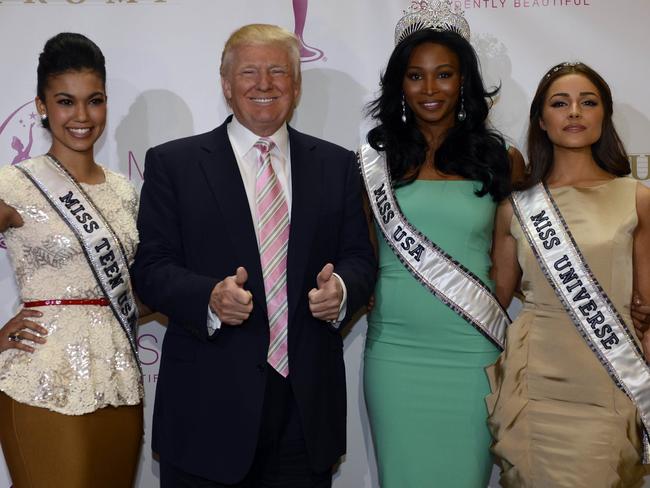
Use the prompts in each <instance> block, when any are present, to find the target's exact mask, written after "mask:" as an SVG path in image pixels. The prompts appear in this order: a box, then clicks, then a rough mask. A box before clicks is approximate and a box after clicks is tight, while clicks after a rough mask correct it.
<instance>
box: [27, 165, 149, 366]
mask: <svg viewBox="0 0 650 488" xmlns="http://www.w3.org/2000/svg"><path fill="white" fill-rule="evenodd" d="M16 168H18V169H19V170H20V171H22V173H23V174H24V175H25V176H26V177H27V178H28V179H29V180H30V181H31V182H32V183H33V184H34V186H35V187H36V188H37V189H38V190H39V191H40V192H41V193H42V194H43V196H44V197H45V199H46V200H47V201H48V202H49V204H50V205H51V206H52V208H54V210H56V212H57V213H58V214H59V216H60V217H61V219H62V220H63V221H64V222H65V223H66V225H67V226H68V227H69V228H70V230H71V231H72V232H73V233H74V235H75V237H76V238H77V240H78V241H79V244H81V248H82V249H83V251H84V255H85V256H86V259H87V260H88V265H89V266H90V269H91V270H92V271H93V274H94V275H95V279H96V280H97V283H98V284H99V286H100V287H101V289H102V291H103V292H104V295H105V296H106V298H107V299H108V301H109V303H110V307H111V310H112V312H113V314H114V315H115V318H116V319H117V320H118V322H119V323H120V326H121V327H122V330H123V331H124V333H125V334H126V336H127V338H128V340H129V343H130V345H131V349H132V350H133V354H134V356H135V357H136V360H137V359H138V353H137V346H136V340H135V337H136V327H137V320H138V314H137V307H136V304H135V299H134V296H133V291H132V289H131V280H130V276H129V267H128V261H127V259H126V253H125V252H124V247H123V246H122V243H121V242H120V241H119V239H118V238H117V236H116V235H115V232H113V229H112V228H111V226H110V225H109V223H108V222H107V221H106V219H105V218H104V216H103V215H102V214H101V212H100V211H99V210H98V209H97V207H95V205H94V203H93V202H92V200H91V199H90V198H89V197H88V195H86V193H85V192H84V191H83V189H82V188H81V187H80V186H79V185H78V184H77V182H76V181H75V180H74V178H73V177H72V175H70V174H69V173H68V172H67V171H66V170H65V168H64V167H63V166H62V165H61V163H60V162H59V161H57V160H56V159H55V158H54V157H52V156H50V155H49V154H48V155H46V156H39V157H37V158H34V159H30V160H27V161H24V162H22V163H20V164H17V165H16ZM46 298H47V297H46ZM137 362H138V366H139V364H140V363H139V360H138V361H137Z"/></svg>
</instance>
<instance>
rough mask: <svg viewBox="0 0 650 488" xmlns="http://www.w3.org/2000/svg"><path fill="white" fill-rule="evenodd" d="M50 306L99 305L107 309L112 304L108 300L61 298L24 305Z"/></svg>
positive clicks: (24, 304) (26, 306)
mask: <svg viewBox="0 0 650 488" xmlns="http://www.w3.org/2000/svg"><path fill="white" fill-rule="evenodd" d="M50 305H99V306H101V307H107V306H109V305H110V302H109V301H108V299H106V298H61V299H59V300H35V301H33V302H25V303H23V307H25V308H30V307H47V306H50Z"/></svg>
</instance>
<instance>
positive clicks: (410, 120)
mask: <svg viewBox="0 0 650 488" xmlns="http://www.w3.org/2000/svg"><path fill="white" fill-rule="evenodd" d="M426 42H431V43H435V44H440V45H443V46H445V47H447V48H448V49H450V50H451V51H453V52H454V53H455V54H456V56H458V60H459V63H460V75H461V77H462V80H463V82H462V83H463V92H464V100H465V101H464V105H465V112H466V114H467V117H466V118H465V120H464V121H463V122H460V121H458V120H456V123H455V125H454V126H453V127H452V128H451V129H450V130H449V131H448V132H447V135H446V137H445V139H444V141H443V142H442V144H441V145H440V147H439V148H438V149H437V150H436V152H435V159H434V160H435V165H436V168H437V169H438V170H440V171H441V172H443V173H446V174H453V175H458V176H461V177H463V178H466V179H470V180H478V181H480V182H481V183H482V187H481V188H480V189H479V190H478V191H477V192H476V194H477V195H478V196H484V195H486V194H488V193H489V194H490V195H491V196H492V198H493V199H494V200H496V201H499V200H502V199H503V198H505V197H507V196H508V195H509V193H510V191H511V184H510V166H511V165H510V160H509V158H508V152H507V149H506V144H505V141H504V139H503V137H502V136H501V135H500V134H499V133H497V132H496V131H494V130H491V129H489V128H488V126H487V122H486V119H487V116H488V112H489V110H490V105H491V101H492V97H493V96H494V95H496V94H497V93H498V91H499V88H498V87H497V88H495V89H494V90H492V91H487V90H486V89H485V87H484V85H483V80H482V79H481V73H480V68H479V62H478V57H477V55H476V52H475V51H474V48H472V46H471V44H470V43H469V42H467V41H466V40H465V39H464V38H462V37H461V36H460V35H458V34H456V33H455V32H451V31H435V30H432V29H425V30H420V31H417V32H415V33H413V34H411V35H410V36H408V37H406V38H405V39H404V40H402V42H400V43H399V44H398V45H397V46H396V47H395V49H394V50H393V53H392V54H391V56H390V59H389V60H388V65H387V66H386V71H385V72H384V73H383V75H382V77H381V84H380V86H381V92H380V95H379V97H378V98H377V99H376V100H374V101H372V102H370V103H369V104H368V107H367V113H368V114H369V115H370V116H371V117H372V118H373V119H375V120H377V121H378V122H379V125H378V126H377V127H375V128H374V129H372V130H371V131H370V132H369V133H368V143H369V144H370V146H372V147H373V148H374V149H375V150H378V151H385V153H386V157H387V160H388V164H389V166H390V172H391V177H392V179H393V182H394V185H395V186H401V185H406V184H409V183H411V182H412V181H414V180H415V179H416V177H417V174H418V171H419V169H420V168H421V167H422V165H423V164H424V163H425V159H426V153H427V149H428V144H427V141H426V139H425V137H424V135H423V134H422V132H421V131H420V129H418V127H417V125H416V122H415V118H414V117H413V115H412V113H411V111H410V109H408V110H407V120H406V123H404V122H402V120H401V116H402V95H403V91H402V84H403V81H404V76H405V74H406V69H407V67H408V62H409V59H410V57H411V53H412V52H413V50H414V49H415V48H416V47H417V46H419V45H421V44H424V43H426ZM456 110H457V111H458V110H459V107H456Z"/></svg>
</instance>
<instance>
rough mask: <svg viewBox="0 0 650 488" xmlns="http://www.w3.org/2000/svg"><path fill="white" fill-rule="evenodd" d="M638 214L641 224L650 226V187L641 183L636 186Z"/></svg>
mask: <svg viewBox="0 0 650 488" xmlns="http://www.w3.org/2000/svg"><path fill="white" fill-rule="evenodd" d="M636 213H637V215H638V217H639V223H642V224H645V225H650V187H647V186H646V185H644V184H643V183H641V182H638V183H637V185H636Z"/></svg>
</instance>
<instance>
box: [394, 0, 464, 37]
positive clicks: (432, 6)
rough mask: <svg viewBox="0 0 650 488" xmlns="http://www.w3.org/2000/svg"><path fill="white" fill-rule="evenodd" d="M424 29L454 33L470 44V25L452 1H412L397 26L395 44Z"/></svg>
mask: <svg viewBox="0 0 650 488" xmlns="http://www.w3.org/2000/svg"><path fill="white" fill-rule="evenodd" d="M423 29H433V30H437V31H452V32H455V33H456V34H459V35H460V36H462V37H463V38H465V40H466V41H468V42H469V37H470V32H469V24H468V23H467V20H465V15H464V12H463V11H462V10H461V9H460V7H459V6H458V4H455V5H454V4H453V3H452V2H451V0H431V1H427V0H412V2H411V6H410V7H409V8H408V9H407V10H404V16H403V17H402V18H401V19H399V22H397V26H395V44H396V45H397V44H399V43H400V42H401V41H402V40H404V38H406V37H407V36H409V35H411V34H413V33H414V32H417V31H419V30H423Z"/></svg>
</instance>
